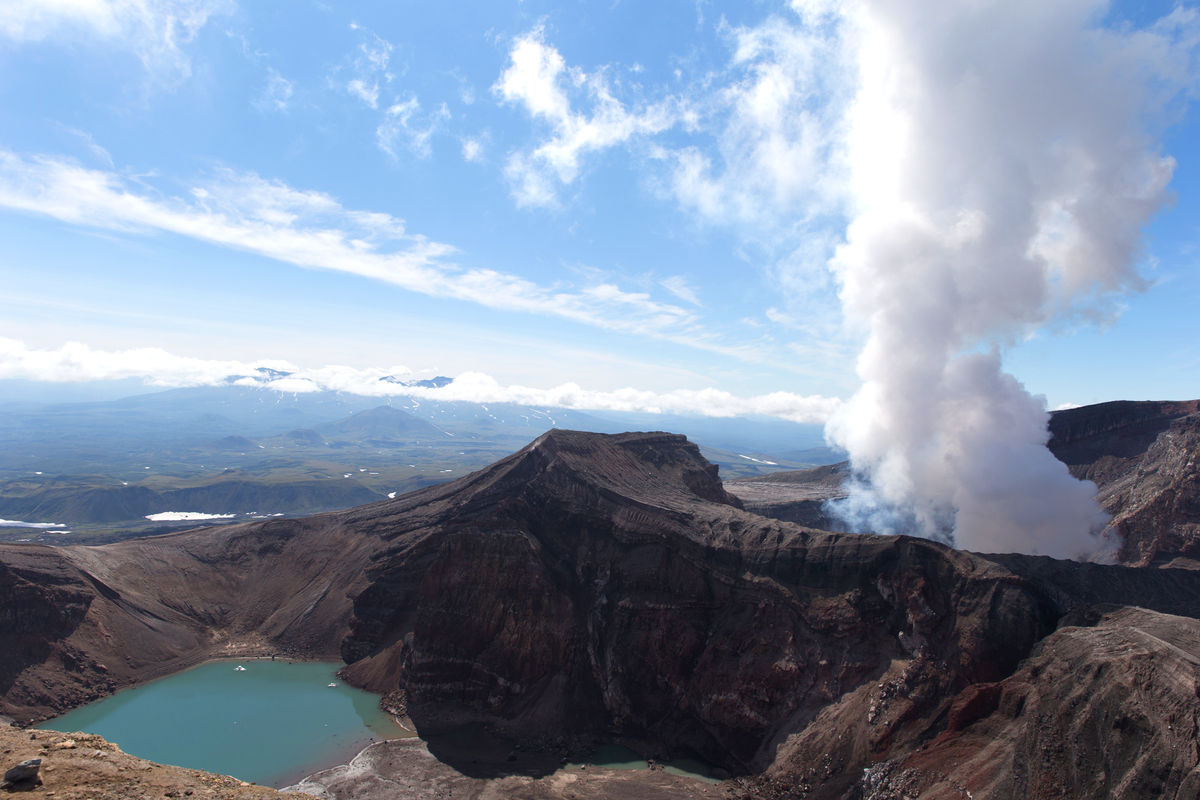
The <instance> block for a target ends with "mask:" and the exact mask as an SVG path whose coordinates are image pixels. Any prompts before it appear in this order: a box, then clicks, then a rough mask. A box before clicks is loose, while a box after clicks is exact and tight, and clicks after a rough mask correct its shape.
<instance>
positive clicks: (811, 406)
mask: <svg viewBox="0 0 1200 800" xmlns="http://www.w3.org/2000/svg"><path fill="white" fill-rule="evenodd" d="M13 378H19V379H25V380H34V381H50V382H79V381H102V380H121V379H127V378H139V379H143V380H145V381H146V382H147V383H148V384H150V385H152V386H158V387H164V388H166V387H185V386H230V385H232V386H244V387H252V388H259V389H266V390H272V391H277V392H284V393H309V392H319V391H337V392H346V393H349V394H358V395H364V396H368V397H389V396H407V397H421V398H427V399H430V400H441V401H464V402H472V403H515V404H518V405H527V406H548V407H554V408H571V409H580V410H606V411H639V412H647V413H654V414H659V413H677V414H693V415H697V416H707V417H736V416H747V415H762V416H770V417H778V418H780V419H785V420H789V421H791V422H796V423H805V424H811V423H823V422H825V421H826V420H827V419H829V417H830V415H832V414H833V413H834V411H835V410H836V409H837V408H838V406H839V405H840V403H841V401H840V400H839V399H838V398H836V397H823V396H821V395H811V396H805V395H798V394H794V393H791V392H771V393H768V394H763V395H756V396H752V397H739V396H737V395H734V394H731V393H729V392H726V391H723V390H720V389H716V388H707V389H678V390H675V391H670V392H652V391H646V390H642V389H634V388H623V389H616V390H613V391H595V390H590V389H585V388H583V387H581V386H579V385H578V384H577V383H573V382H568V383H563V384H561V385H558V386H555V387H552V388H549V389H538V388H533V387H528V386H519V385H503V384H501V383H499V382H498V381H496V380H495V379H494V378H492V377H491V376H490V375H487V374H484V373H482V372H465V373H463V374H461V375H458V376H457V377H456V378H455V379H454V380H453V382H451V383H450V384H448V385H446V386H442V387H437V388H432V387H426V386H405V385H403V384H402V383H399V382H397V380H411V379H414V378H415V376H414V375H413V374H412V372H411V370H409V369H408V368H407V367H404V366H392V367H386V368H366V369H363V368H357V367H348V366H337V365H327V366H323V367H316V368H304V367H297V366H296V365H294V364H291V363H288V362H286V361H280V360H260V361H253V362H244V361H222V360H207V359H200V358H191V357H188V356H180V355H175V354H173V353H169V352H167V351H165V350H162V349H159V348H153V347H147V348H138V349H132V350H115V351H113V350H96V349H93V348H91V347H89V346H87V345H85V344H80V343H78V342H69V343H67V344H65V345H63V346H62V347H59V348H56V349H53V350H44V349H36V348H30V347H28V346H26V345H25V343H24V342H21V341H18V340H15V339H6V338H0V380H5V379H13Z"/></svg>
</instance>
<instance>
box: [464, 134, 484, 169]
mask: <svg viewBox="0 0 1200 800" xmlns="http://www.w3.org/2000/svg"><path fill="white" fill-rule="evenodd" d="M461 141H462V157H463V161H470V162H472V163H475V164H477V163H479V162H481V161H483V138H482V137H479V136H465V137H463V138H462V140H461Z"/></svg>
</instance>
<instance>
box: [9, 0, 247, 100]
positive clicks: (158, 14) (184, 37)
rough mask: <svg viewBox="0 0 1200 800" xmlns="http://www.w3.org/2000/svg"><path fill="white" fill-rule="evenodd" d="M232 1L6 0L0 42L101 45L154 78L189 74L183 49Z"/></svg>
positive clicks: (173, 78) (167, 80)
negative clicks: (124, 54)
mask: <svg viewBox="0 0 1200 800" xmlns="http://www.w3.org/2000/svg"><path fill="white" fill-rule="evenodd" d="M234 7H235V6H234V3H233V2H232V0H5V2H3V3H0V38H5V39H9V40H12V41H16V42H23V43H24V42H41V41H69V42H72V43H76V42H87V43H93V44H94V43H97V42H100V43H105V44H110V45H112V46H115V47H119V48H122V49H125V50H128V51H130V52H131V53H133V54H134V55H135V56H137V58H139V59H140V60H141V62H142V64H143V65H144V66H145V68H146V70H147V72H148V73H149V74H150V75H151V76H152V78H153V79H155V80H156V81H159V82H161V83H165V84H173V83H177V82H178V81H180V80H182V79H184V78H186V77H187V76H188V75H190V74H191V61H190V59H189V58H188V55H187V53H185V52H184V47H183V46H184V45H186V44H187V43H188V42H190V41H191V40H192V39H193V38H194V37H195V36H196V34H197V32H198V31H199V30H200V29H201V28H203V27H204V26H205V24H207V23H208V20H209V19H210V18H211V17H214V16H219V15H223V14H228V13H230V12H232V10H233V9H234Z"/></svg>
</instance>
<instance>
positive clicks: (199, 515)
mask: <svg viewBox="0 0 1200 800" xmlns="http://www.w3.org/2000/svg"><path fill="white" fill-rule="evenodd" d="M236 516H237V514H205V513H204V512H203V511H163V512H160V513H158V514H147V515H146V519H148V520H150V521H151V522H182V521H191V520H196V519H232V518H233V517H236Z"/></svg>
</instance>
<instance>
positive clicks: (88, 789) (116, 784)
mask: <svg viewBox="0 0 1200 800" xmlns="http://www.w3.org/2000/svg"><path fill="white" fill-rule="evenodd" d="M30 758H40V759H42V764H41V767H40V770H39V773H40V778H41V786H39V787H37V788H36V789H33V788H32V787H30V790H29V791H28V792H27V793H26V792H25V791H21V790H20V789H17V790H14V791H13V792H12V794H13V795H14V796H15V797H22V796H26V797H31V798H53V799H54V800H162V799H163V798H187V799H188V800H279V798H283V797H292V798H296V795H283V794H281V793H279V792H277V791H275V790H274V789H268V788H266V787H262V786H253V785H250V784H247V783H244V782H242V781H239V780H237V779H236V778H230V777H229V776H227V775H213V774H211V773H208V772H200V771H198V770H194V769H184V768H182V767H168V766H163V765H161V764H154V763H151V762H149V761H143V760H142V759H140V758H134V757H133V756H130V755H127V754H125V753H123V752H121V750H120V748H118V747H117V746H116V745H114V744H112V743H110V742H106V741H104V739H102V738H100V737H99V736H92V735H90V734H86V733H55V732H53V731H24V730H18V729H17V728H9V727H0V770H2V769H8V768H9V767H11V766H13V765H14V764H18V763H20V762H22V761H25V760H26V759H30Z"/></svg>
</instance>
